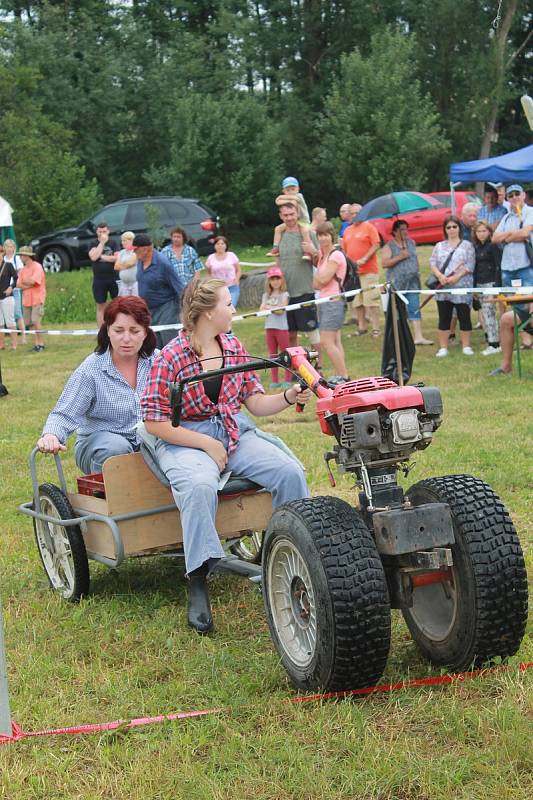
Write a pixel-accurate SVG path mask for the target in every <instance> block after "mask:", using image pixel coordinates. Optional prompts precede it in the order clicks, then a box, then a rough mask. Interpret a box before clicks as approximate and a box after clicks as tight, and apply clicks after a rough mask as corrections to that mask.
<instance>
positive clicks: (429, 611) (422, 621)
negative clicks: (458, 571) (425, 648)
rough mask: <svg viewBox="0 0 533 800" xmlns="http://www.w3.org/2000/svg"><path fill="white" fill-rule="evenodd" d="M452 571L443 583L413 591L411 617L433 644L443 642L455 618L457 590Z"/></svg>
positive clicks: (420, 587)
mask: <svg viewBox="0 0 533 800" xmlns="http://www.w3.org/2000/svg"><path fill="white" fill-rule="evenodd" d="M454 572H455V571H454V569H453V567H452V579H451V580H449V581H445V582H443V583H432V584H429V585H427V586H419V587H418V588H417V589H415V590H414V591H413V606H412V608H411V609H410V612H411V616H412V618H413V619H414V621H415V622H416V624H417V625H418V627H419V628H420V631H421V632H422V633H423V634H424V635H425V636H427V638H428V639H431V640H432V641H434V642H442V641H444V640H445V639H446V638H447V637H448V636H449V634H450V632H451V630H452V629H453V626H454V624H455V619H456V616H457V588H456V584H455V579H454V578H455V575H454Z"/></svg>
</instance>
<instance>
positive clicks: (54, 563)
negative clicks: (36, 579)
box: [36, 497, 74, 597]
mask: <svg viewBox="0 0 533 800" xmlns="http://www.w3.org/2000/svg"><path fill="white" fill-rule="evenodd" d="M41 512H42V513H43V514H45V515H46V516H47V517H57V519H58V520H60V519H61V517H59V515H58V513H57V509H56V507H55V506H54V504H53V503H51V502H50V501H49V500H48V499H47V498H46V497H41ZM36 530H37V541H38V545H39V550H40V551H41V556H42V559H43V562H44V565H45V569H46V572H47V573H48V576H49V577H50V581H51V582H52V586H53V587H54V589H56V590H57V591H59V592H60V593H61V594H62V595H63V597H70V595H71V594H72V592H73V590H74V564H73V560H72V550H71V547H70V541H69V538H68V535H67V532H66V529H65V527H64V526H63V525H55V524H53V523H51V522H45V521H44V520H40V519H38V520H37V525H36Z"/></svg>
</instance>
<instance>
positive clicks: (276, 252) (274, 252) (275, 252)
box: [266, 247, 279, 258]
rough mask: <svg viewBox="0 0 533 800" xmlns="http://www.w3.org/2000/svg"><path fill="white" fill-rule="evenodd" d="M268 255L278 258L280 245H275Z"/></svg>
mask: <svg viewBox="0 0 533 800" xmlns="http://www.w3.org/2000/svg"><path fill="white" fill-rule="evenodd" d="M266 255H267V256H268V257H270V258H277V257H278V256H279V247H273V248H272V250H269V251H268V253H266Z"/></svg>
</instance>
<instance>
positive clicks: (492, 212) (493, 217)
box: [477, 205, 507, 227]
mask: <svg viewBox="0 0 533 800" xmlns="http://www.w3.org/2000/svg"><path fill="white" fill-rule="evenodd" d="M506 214H507V209H506V208H504V207H503V206H498V205H496V206H494V208H489V207H488V206H481V208H480V209H479V213H478V215H477V220H478V222H486V223H487V224H488V225H492V226H493V227H496V225H497V224H498V223H499V222H500V220H502V219H503V218H504V217H505V215H506Z"/></svg>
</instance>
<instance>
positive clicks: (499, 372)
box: [489, 367, 511, 378]
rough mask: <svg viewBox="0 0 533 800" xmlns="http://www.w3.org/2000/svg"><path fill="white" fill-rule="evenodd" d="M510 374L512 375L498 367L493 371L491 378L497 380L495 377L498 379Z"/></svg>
mask: <svg viewBox="0 0 533 800" xmlns="http://www.w3.org/2000/svg"><path fill="white" fill-rule="evenodd" d="M510 374H511V373H510V372H507V371H506V370H504V369H502V368H501V367H496V369H493V370H492V372H490V373H489V375H490V377H491V378H495V377H497V376H499V375H510Z"/></svg>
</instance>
